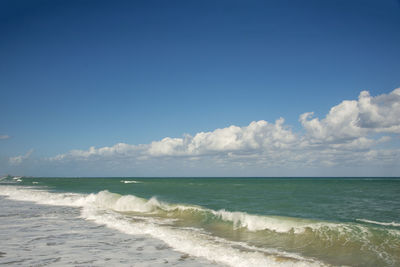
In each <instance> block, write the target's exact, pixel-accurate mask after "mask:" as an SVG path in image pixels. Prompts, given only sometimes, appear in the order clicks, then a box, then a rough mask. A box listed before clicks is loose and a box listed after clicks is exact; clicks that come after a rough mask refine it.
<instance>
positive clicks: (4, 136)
mask: <svg viewBox="0 0 400 267" xmlns="http://www.w3.org/2000/svg"><path fill="white" fill-rule="evenodd" d="M8 138H10V136H8V135H0V140H4V139H8Z"/></svg>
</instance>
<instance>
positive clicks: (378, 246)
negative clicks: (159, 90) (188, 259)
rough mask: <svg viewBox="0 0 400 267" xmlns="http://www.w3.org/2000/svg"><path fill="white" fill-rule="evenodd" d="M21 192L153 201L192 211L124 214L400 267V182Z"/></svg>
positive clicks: (52, 183)
mask: <svg viewBox="0 0 400 267" xmlns="http://www.w3.org/2000/svg"><path fill="white" fill-rule="evenodd" d="M20 185H25V186H35V187H42V188H45V189H46V190H49V191H52V192H75V193H82V194H89V193H98V192H100V191H104V190H107V191H109V192H112V193H117V194H119V195H116V197H117V198H119V197H121V196H124V195H134V196H137V197H140V198H144V199H145V200H148V199H151V198H153V197H155V198H156V199H157V200H158V201H160V202H161V203H168V205H178V204H179V205H183V206H185V207H189V208H188V209H177V208H176V209H175V208H165V207H162V206H159V207H158V206H157V207H156V208H155V209H153V210H152V211H151V212H138V211H132V212H124V214H128V215H132V216H135V215H138V214H139V215H141V216H144V217H146V216H147V217H154V218H158V219H168V218H173V219H175V221H174V222H173V223H170V224H171V225H173V226H174V227H193V228H198V229H201V230H203V231H206V232H207V233H209V234H210V235H213V236H217V237H220V238H224V239H226V240H231V241H238V242H243V243H245V244H248V245H251V246H254V247H258V248H276V249H279V250H283V251H287V252H291V253H296V254H299V255H302V256H305V257H310V258H314V259H317V260H320V261H322V262H324V263H327V264H332V265H350V266H400V179H396V178H23V179H22V182H21V183H20ZM120 195H121V196H120ZM192 206H195V207H197V208H196V209H193V208H190V207H192Z"/></svg>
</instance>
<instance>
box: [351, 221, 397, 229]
mask: <svg viewBox="0 0 400 267" xmlns="http://www.w3.org/2000/svg"><path fill="white" fill-rule="evenodd" d="M356 220H357V221H359V222H365V223H371V224H378V225H384V226H395V227H400V223H398V222H378V221H373V220H367V219H356Z"/></svg>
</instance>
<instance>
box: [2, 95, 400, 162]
mask: <svg viewBox="0 0 400 267" xmlns="http://www.w3.org/2000/svg"><path fill="white" fill-rule="evenodd" d="M299 121H300V123H301V125H302V126H303V128H304V131H300V132H294V131H293V130H292V129H291V127H289V126H288V125H285V121H284V119H283V118H280V119H278V120H276V121H275V122H274V123H270V122H267V121H264V120H260V121H253V122H251V123H250V124H249V125H247V126H242V127H240V126H235V125H232V126H229V127H226V128H220V129H216V130H214V131H210V132H199V133H197V134H195V135H194V136H192V135H188V134H186V135H184V136H183V137H180V138H172V137H166V138H164V139H162V140H159V141H154V142H151V143H149V144H141V145H130V144H125V143H118V144H116V145H114V146H111V147H101V148H95V147H90V148H89V149H88V150H72V151H70V152H67V153H65V154H60V155H57V156H55V157H52V158H49V160H50V161H96V160H108V161H118V160H125V161H126V160H131V161H134V162H138V161H143V160H149V159H161V158H175V159H177V158H179V159H180V160H184V159H187V160H190V161H197V160H201V159H204V158H207V159H212V160H213V161H214V163H216V164H221V165H224V164H228V165H229V163H238V164H240V165H246V164H247V165H251V164H256V165H257V164H258V165H259V166H267V167H268V166H289V165H290V166H294V167H304V166H315V165H319V166H334V165H337V164H350V163H351V164H358V163H360V162H363V163H368V162H372V161H374V160H380V161H382V162H386V163H387V162H392V163H393V162H398V161H399V158H398V155H399V151H398V150H396V149H392V150H390V151H389V150H383V149H377V146H378V145H379V144H382V143H385V142H389V141H390V140H391V137H390V136H387V135H384V134H385V133H386V134H398V133H400V89H396V90H394V91H392V92H391V93H389V94H383V95H379V96H376V97H372V96H371V95H370V94H369V92H367V91H363V92H361V93H360V95H359V97H358V99H357V100H345V101H343V102H341V103H339V104H338V105H336V106H334V107H332V108H331V109H330V111H329V112H328V114H327V115H326V116H325V117H324V118H322V119H319V118H313V112H306V113H303V114H301V115H300V117H299ZM29 155H30V154H29ZM29 155H28V157H29ZM20 157H21V158H20ZM23 157H24V156H19V157H15V158H14V160H13V161H15V162H20V161H22V160H23ZM10 162H11V159H10ZM360 164H361V163H360Z"/></svg>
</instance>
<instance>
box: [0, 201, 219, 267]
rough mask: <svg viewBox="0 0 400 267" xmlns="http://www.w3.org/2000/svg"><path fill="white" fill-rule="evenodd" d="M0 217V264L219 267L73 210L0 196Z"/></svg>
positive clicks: (146, 236) (160, 242) (147, 237)
mask: <svg viewBox="0 0 400 267" xmlns="http://www.w3.org/2000/svg"><path fill="white" fill-rule="evenodd" d="M0 221H1V224H0V239H1V242H0V265H3V264H4V265H19V266H193V267H195V266H198V267H200V266H219V265H218V264H216V263H215V262H214V263H213V262H209V261H207V260H205V259H201V258H194V257H191V256H189V255H187V254H184V253H180V252H177V251H175V250H173V249H172V248H171V247H169V246H168V245H166V244H165V243H164V242H162V241H160V240H157V239H154V238H151V237H149V236H148V235H134V236H132V235H128V234H124V233H121V232H119V231H117V230H113V229H110V228H107V227H106V226H105V225H99V224H96V223H94V222H90V221H85V220H84V219H82V218H80V211H79V209H78V208H73V207H61V206H49V205H38V204H34V203H31V202H25V201H13V200H9V199H6V198H4V197H0ZM221 266H222V265H221Z"/></svg>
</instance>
